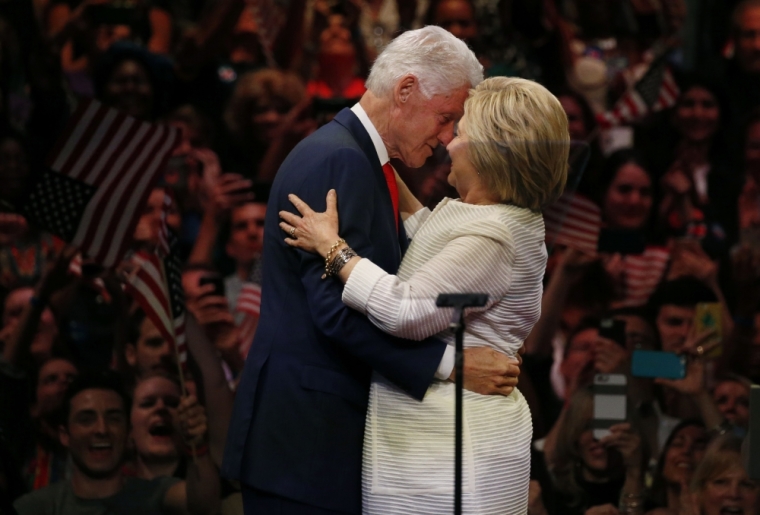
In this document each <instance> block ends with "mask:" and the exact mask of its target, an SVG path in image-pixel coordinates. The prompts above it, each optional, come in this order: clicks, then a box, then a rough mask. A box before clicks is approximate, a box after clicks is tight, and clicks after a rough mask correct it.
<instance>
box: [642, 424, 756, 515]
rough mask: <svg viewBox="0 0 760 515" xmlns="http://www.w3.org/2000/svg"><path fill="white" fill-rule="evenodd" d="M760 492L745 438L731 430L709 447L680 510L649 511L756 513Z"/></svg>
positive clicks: (667, 514)
mask: <svg viewBox="0 0 760 515" xmlns="http://www.w3.org/2000/svg"><path fill="white" fill-rule="evenodd" d="M685 487H686V485H684V490H685V489H686V488H685ZM758 493H760V488H758V484H757V481H754V480H752V479H750V477H749V475H748V474H747V471H746V469H745V467H744V465H743V464H742V440H741V439H739V438H737V437H736V436H734V435H732V434H727V435H723V436H721V437H719V438H717V439H716V440H714V441H713V442H712V443H711V444H710V445H709V446H708V447H707V452H705V457H704V459H703V460H702V462H701V463H700V464H699V466H697V469H696V470H695V471H694V475H693V476H692V479H691V485H690V488H689V492H688V493H687V494H683V495H682V499H681V502H680V508H679V511H678V513H674V512H672V511H670V510H667V509H662V508H658V509H656V510H654V511H651V512H649V513H648V514H647V515H723V514H727V513H730V514H732V515H734V514H735V515H756V514H757V513H758V508H760V504H759V503H758Z"/></svg>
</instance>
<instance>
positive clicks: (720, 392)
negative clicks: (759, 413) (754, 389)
mask: <svg viewBox="0 0 760 515" xmlns="http://www.w3.org/2000/svg"><path fill="white" fill-rule="evenodd" d="M713 400H714V401H715V405H716V406H717V407H718V409H719V410H720V412H721V413H722V414H723V416H724V417H726V419H727V420H728V421H729V422H731V423H732V424H735V425H737V426H740V427H747V426H748V424H749V388H748V387H747V386H745V385H744V384H742V383H740V382H738V381H731V380H727V381H722V382H720V383H718V386H716V387H715V390H714V391H713Z"/></svg>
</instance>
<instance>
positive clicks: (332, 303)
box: [288, 149, 446, 399]
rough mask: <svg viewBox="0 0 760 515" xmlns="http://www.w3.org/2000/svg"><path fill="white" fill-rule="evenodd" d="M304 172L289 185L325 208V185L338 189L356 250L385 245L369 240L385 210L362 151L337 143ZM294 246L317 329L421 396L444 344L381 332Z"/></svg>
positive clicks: (372, 251) (317, 261) (373, 252)
mask: <svg viewBox="0 0 760 515" xmlns="http://www.w3.org/2000/svg"><path fill="white" fill-rule="evenodd" d="M305 176H306V178H305V179H304V180H303V182H302V183H301V184H298V185H294V186H295V187H296V191H294V193H296V194H297V195H298V196H299V197H300V198H301V199H303V200H304V201H305V202H306V203H307V204H309V205H310V206H311V207H312V209H314V210H316V211H324V210H325V196H326V195H327V191H329V189H330V188H334V189H335V190H336V191H337V194H338V212H339V216H340V231H339V232H340V234H341V236H342V237H343V238H344V239H345V240H346V241H347V242H348V243H349V245H351V247H352V248H354V249H355V250H356V251H357V252H358V253H359V255H362V256H366V257H370V258H371V259H372V258H377V257H379V256H382V253H383V252H388V251H389V250H388V249H383V248H377V241H376V240H377V238H375V241H373V234H372V227H373V219H374V217H376V216H385V214H383V213H379V212H378V207H379V206H377V205H376V202H375V198H376V195H377V191H376V189H377V188H378V184H377V181H376V179H375V175H374V172H373V171H372V168H371V165H370V163H369V162H368V161H367V158H366V156H364V155H363V154H361V153H360V152H358V151H355V150H353V149H342V150H339V151H336V152H334V153H332V154H331V156H330V157H329V158H328V159H327V160H326V161H325V162H322V163H318V164H315V170H314V171H313V173H308V174H305ZM288 209H290V210H293V209H294V208H293V207H292V206H289V208H288ZM393 230H394V231H395V229H393ZM375 236H377V235H375ZM392 241H395V239H393V240H392ZM295 252H298V253H299V256H300V274H301V282H302V284H303V287H304V289H305V291H306V297H307V302H308V305H309V310H310V312H311V315H312V319H313V323H314V325H315V326H316V327H317V329H318V330H319V331H320V332H321V333H322V334H324V335H325V336H327V337H328V338H329V339H330V341H331V342H333V343H334V344H336V345H339V346H341V347H342V348H344V349H345V350H346V351H347V352H349V353H350V354H352V355H354V356H356V357H358V358H360V359H362V360H363V361H365V362H366V363H368V364H369V365H370V366H371V367H372V368H373V369H374V370H375V371H377V372H379V373H380V374H382V375H383V376H384V377H386V378H387V379H389V380H391V381H393V382H394V383H395V384H396V385H398V386H399V387H400V388H402V389H403V390H405V391H406V392H407V393H409V394H410V395H412V396H413V397H415V398H417V399H422V397H423V396H424V395H425V392H426V391H427V388H428V386H429V385H430V383H431V381H432V380H433V378H434V375H435V373H436V370H437V369H438V366H439V364H440V362H441V359H442V356H443V353H444V350H445V348H446V344H445V343H444V342H442V341H440V340H436V339H427V340H424V341H421V342H410V341H408V340H402V339H400V338H396V337H393V336H390V335H388V334H385V333H383V332H382V331H381V330H380V329H378V328H377V327H375V326H374V325H372V323H371V322H370V321H369V320H368V319H367V317H365V316H363V315H361V314H360V313H358V312H356V311H355V310H352V309H350V308H348V307H347V306H346V305H345V304H344V303H343V301H342V298H341V297H342V293H343V286H342V285H341V284H340V282H339V281H336V280H335V279H332V278H327V279H324V280H323V279H322V278H321V277H322V274H323V273H324V270H325V266H324V260H323V259H322V258H321V257H320V256H318V255H315V254H309V253H306V252H303V251H301V250H296V251H295ZM391 271H392V272H395V270H391Z"/></svg>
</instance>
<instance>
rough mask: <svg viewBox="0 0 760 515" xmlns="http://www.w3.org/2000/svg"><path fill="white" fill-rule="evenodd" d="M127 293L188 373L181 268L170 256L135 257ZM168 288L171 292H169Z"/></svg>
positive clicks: (144, 252)
mask: <svg viewBox="0 0 760 515" xmlns="http://www.w3.org/2000/svg"><path fill="white" fill-rule="evenodd" d="M132 264H133V265H134V269H133V271H132V272H131V273H129V274H128V275H127V280H126V284H125V285H126V288H127V292H128V293H129V294H130V295H132V297H133V298H134V299H135V300H136V301H137V303H138V304H139V305H140V307H141V308H142V309H143V311H145V314H146V316H147V317H148V318H150V320H151V322H153V324H154V325H155V326H156V328H157V329H158V330H159V331H160V332H161V336H163V337H164V338H165V339H166V341H168V342H171V343H172V345H173V346H174V349H175V351H176V354H177V359H178V361H179V364H180V367H181V368H182V371H183V373H184V372H185V371H186V370H187V337H186V335H185V300H184V297H185V296H184V293H183V291H182V275H181V264H180V262H179V259H178V258H177V256H176V255H175V254H174V253H172V252H170V253H169V254H168V255H167V256H166V257H165V258H163V259H162V258H160V257H159V256H157V255H156V254H153V253H151V252H146V251H143V250H141V251H138V252H136V253H135V254H134V255H133V256H132ZM167 287H168V290H167Z"/></svg>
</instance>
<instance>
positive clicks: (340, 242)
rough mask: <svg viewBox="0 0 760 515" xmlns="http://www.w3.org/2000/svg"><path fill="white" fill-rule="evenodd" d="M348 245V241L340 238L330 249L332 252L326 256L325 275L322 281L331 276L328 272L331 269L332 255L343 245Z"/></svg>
mask: <svg viewBox="0 0 760 515" xmlns="http://www.w3.org/2000/svg"><path fill="white" fill-rule="evenodd" d="M343 243H346V240H344V239H343V238H340V239H339V240H338V241H336V242H335V243H333V244H332V247H330V251H329V252H328V253H327V256H325V273H324V274H322V279H324V278H325V277H328V276H329V275H330V274H329V272H328V269H329V267H330V260H331V259H332V254H333V252H335V249H337V248H338V247H340V246H341V244H343Z"/></svg>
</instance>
